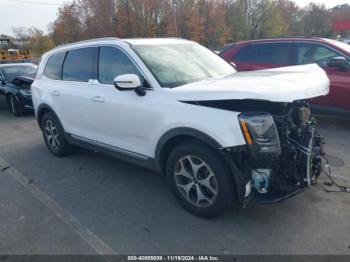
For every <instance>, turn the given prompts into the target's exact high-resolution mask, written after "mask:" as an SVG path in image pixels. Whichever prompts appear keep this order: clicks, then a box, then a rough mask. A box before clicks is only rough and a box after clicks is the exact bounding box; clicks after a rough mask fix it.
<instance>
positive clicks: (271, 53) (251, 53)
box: [233, 42, 292, 71]
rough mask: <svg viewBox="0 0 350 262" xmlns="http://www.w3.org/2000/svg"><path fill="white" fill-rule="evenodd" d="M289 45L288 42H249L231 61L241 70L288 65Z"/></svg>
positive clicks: (289, 58)
mask: <svg viewBox="0 0 350 262" xmlns="http://www.w3.org/2000/svg"><path fill="white" fill-rule="evenodd" d="M290 47H291V45H290V43H288V42H278V43H255V44H250V45H248V46H246V47H243V48H242V49H241V50H240V51H238V52H237V53H236V54H235V55H234V56H233V62H234V63H236V65H237V67H238V69H239V70H241V71H252V70H261V69H270V68H277V67H283V66H289V65H291V64H292V62H291V57H290V50H291V48H290Z"/></svg>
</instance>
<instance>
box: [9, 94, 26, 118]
mask: <svg viewBox="0 0 350 262" xmlns="http://www.w3.org/2000/svg"><path fill="white" fill-rule="evenodd" d="M8 106H9V109H10V110H11V112H12V114H13V115H14V116H23V113H24V106H23V104H22V103H21V101H20V100H19V99H18V98H17V97H16V96H15V95H9V97H8Z"/></svg>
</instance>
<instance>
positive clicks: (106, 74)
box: [98, 47, 142, 84]
mask: <svg viewBox="0 0 350 262" xmlns="http://www.w3.org/2000/svg"><path fill="white" fill-rule="evenodd" d="M98 74H99V81H100V82H101V83H103V84H113V80H114V78H115V77H117V76H119V75H124V74H136V75H138V76H139V77H140V79H142V76H141V75H140V73H139V71H138V69H137V68H136V66H135V65H134V63H133V62H132V61H131V60H130V58H129V57H128V56H127V55H125V54H124V53H123V52H122V51H121V50H119V49H117V48H115V47H101V48H100V54H99V64H98Z"/></svg>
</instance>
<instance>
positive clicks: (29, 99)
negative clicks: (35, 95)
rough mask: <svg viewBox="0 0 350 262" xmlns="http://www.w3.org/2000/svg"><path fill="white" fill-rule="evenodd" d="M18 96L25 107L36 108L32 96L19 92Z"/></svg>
mask: <svg viewBox="0 0 350 262" xmlns="http://www.w3.org/2000/svg"><path fill="white" fill-rule="evenodd" d="M17 96H18V97H19V100H20V102H21V104H22V105H23V107H24V108H25V109H28V110H34V106H33V101H32V96H24V95H22V94H17Z"/></svg>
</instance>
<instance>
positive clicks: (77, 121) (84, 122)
mask: <svg viewBox="0 0 350 262" xmlns="http://www.w3.org/2000/svg"><path fill="white" fill-rule="evenodd" d="M94 52H95V48H92V47H88V48H79V49H74V50H71V51H68V52H67V53H66V54H63V55H62V54H61V56H60V57H56V59H57V60H59V61H57V62H56V63H60V62H61V60H62V59H63V60H64V62H63V66H62V72H61V73H60V75H59V76H55V74H51V79H53V81H50V82H48V83H49V84H48V85H47V88H48V89H49V94H50V96H51V104H52V107H53V109H54V110H55V112H56V114H57V115H58V117H59V119H60V121H61V122H62V124H63V127H64V128H65V131H66V132H67V133H70V134H72V135H75V136H78V137H82V138H87V139H92V140H94V139H95V138H96V130H95V125H94V122H93V121H92V118H91V107H92V101H91V97H92V80H91V79H92V75H93V64H94V55H95V53H94ZM62 56H63V57H62ZM50 59H55V57H54V56H53V57H51V58H50ZM54 63H55V61H50V60H49V61H48V63H47V66H46V67H47V68H45V71H46V73H45V72H44V75H47V76H49V77H50V64H54ZM55 78H56V79H55ZM57 78H58V79H57Z"/></svg>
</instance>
